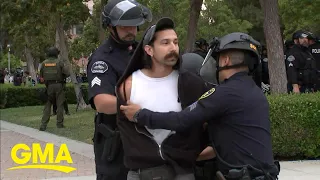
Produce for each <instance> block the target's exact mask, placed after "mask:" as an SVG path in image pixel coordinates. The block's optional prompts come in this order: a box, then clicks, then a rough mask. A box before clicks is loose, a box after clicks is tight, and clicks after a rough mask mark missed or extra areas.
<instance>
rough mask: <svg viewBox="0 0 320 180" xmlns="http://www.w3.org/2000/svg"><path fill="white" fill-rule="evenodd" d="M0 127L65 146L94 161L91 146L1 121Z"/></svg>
mask: <svg viewBox="0 0 320 180" xmlns="http://www.w3.org/2000/svg"><path fill="white" fill-rule="evenodd" d="M0 126H1V127H2V128H5V129H7V130H10V131H14V132H17V133H20V134H23V135H26V136H29V137H31V138H34V139H38V140H40V141H44V142H50V143H54V145H56V146H58V147H59V146H61V144H67V145H68V149H69V151H72V152H75V153H77V154H81V155H83V156H85V157H88V158H91V159H94V152H93V145H91V144H87V143H83V142H80V141H76V140H72V139H68V138H65V137H62V136H57V135H55V134H51V133H48V132H44V131H39V130H37V129H33V128H30V127H25V126H20V125H17V124H13V123H9V122H7V121H3V120H0Z"/></svg>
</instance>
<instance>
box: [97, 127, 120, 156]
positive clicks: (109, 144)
mask: <svg viewBox="0 0 320 180" xmlns="http://www.w3.org/2000/svg"><path fill="white" fill-rule="evenodd" d="M98 132H99V133H101V134H102V135H103V136H104V138H105V141H104V147H103V151H102V156H101V158H102V160H107V161H108V162H112V161H113V160H115V159H116V158H117V155H118V154H119V152H120V148H121V139H120V132H119V131H117V130H112V129H111V128H109V127H108V126H107V125H105V124H98Z"/></svg>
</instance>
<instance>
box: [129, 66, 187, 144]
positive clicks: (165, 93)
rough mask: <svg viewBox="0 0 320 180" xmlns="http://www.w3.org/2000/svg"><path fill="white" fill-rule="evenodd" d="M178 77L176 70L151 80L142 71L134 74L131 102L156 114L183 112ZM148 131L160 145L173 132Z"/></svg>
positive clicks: (161, 130)
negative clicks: (179, 99)
mask: <svg viewBox="0 0 320 180" xmlns="http://www.w3.org/2000/svg"><path fill="white" fill-rule="evenodd" d="M178 76H179V74H178V71H176V70H174V71H173V72H172V73H171V74H169V75H168V76H166V77H163V78H151V77H149V76H146V75H145V74H143V72H142V71H141V70H137V71H135V72H134V73H133V74H132V87H131V96H130V101H131V102H133V103H135V104H139V105H140V106H141V107H142V108H146V109H149V110H151V111H154V112H169V111H175V112H179V111H181V104H180V103H179V102H178ZM146 129H147V130H148V131H149V132H150V133H151V134H152V135H153V137H154V139H155V140H156V142H157V143H158V145H161V143H162V141H163V140H164V139H165V138H166V137H167V136H168V135H169V134H170V132H171V131H170V130H165V129H149V128H147V127H146Z"/></svg>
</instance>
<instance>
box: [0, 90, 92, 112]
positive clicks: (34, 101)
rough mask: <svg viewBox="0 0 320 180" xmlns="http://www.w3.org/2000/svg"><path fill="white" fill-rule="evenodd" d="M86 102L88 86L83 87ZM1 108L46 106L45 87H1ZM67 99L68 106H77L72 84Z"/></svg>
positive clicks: (67, 91) (67, 92)
mask: <svg viewBox="0 0 320 180" xmlns="http://www.w3.org/2000/svg"><path fill="white" fill-rule="evenodd" d="M81 89H82V94H83V98H84V100H85V101H86V102H87V103H88V101H87V94H88V93H87V86H86V85H81ZM0 94H1V95H0V98H1V99H0V108H1V109H3V108H13V107H22V106H37V105H44V104H45V101H44V99H45V86H44V85H37V86H35V87H25V86H12V85H7V84H6V85H1V88H0ZM66 97H67V102H68V104H76V103H77V99H76V95H75V91H74V87H73V85H72V84H67V86H66Z"/></svg>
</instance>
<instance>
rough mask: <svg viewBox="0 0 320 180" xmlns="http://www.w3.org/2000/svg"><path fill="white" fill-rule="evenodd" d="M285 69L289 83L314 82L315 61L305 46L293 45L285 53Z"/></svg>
mask: <svg viewBox="0 0 320 180" xmlns="http://www.w3.org/2000/svg"><path fill="white" fill-rule="evenodd" d="M286 70H287V78H288V83H289V84H299V85H309V84H315V81H316V61H315V59H314V58H313V56H312V55H311V53H310V52H309V49H308V48H306V47H303V46H300V45H294V46H293V47H292V48H291V49H290V50H289V51H288V52H287V53H286Z"/></svg>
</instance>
